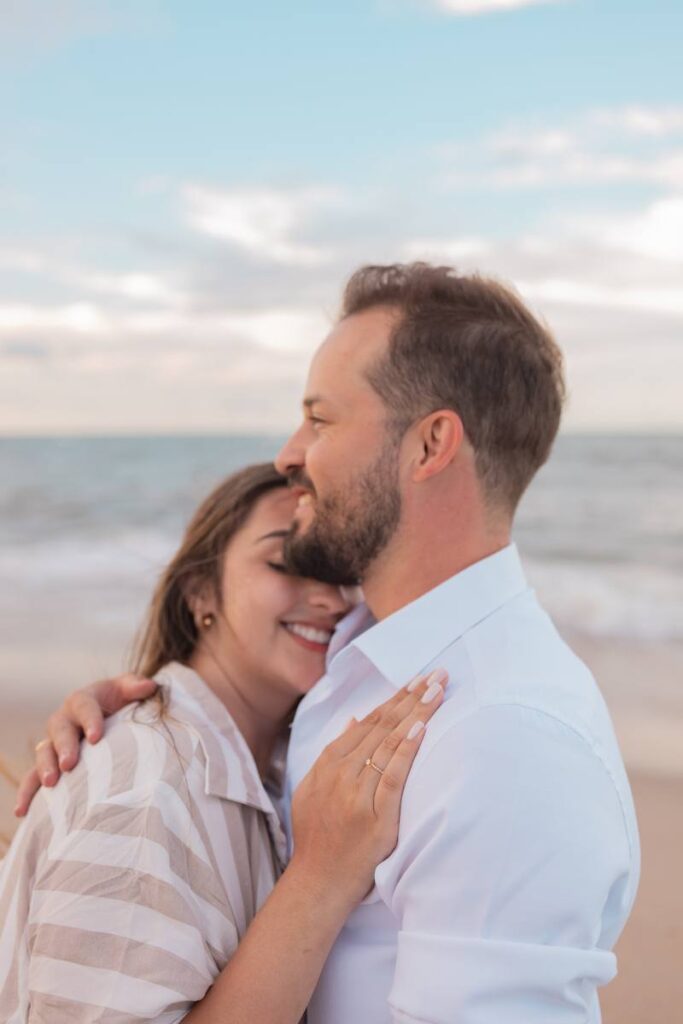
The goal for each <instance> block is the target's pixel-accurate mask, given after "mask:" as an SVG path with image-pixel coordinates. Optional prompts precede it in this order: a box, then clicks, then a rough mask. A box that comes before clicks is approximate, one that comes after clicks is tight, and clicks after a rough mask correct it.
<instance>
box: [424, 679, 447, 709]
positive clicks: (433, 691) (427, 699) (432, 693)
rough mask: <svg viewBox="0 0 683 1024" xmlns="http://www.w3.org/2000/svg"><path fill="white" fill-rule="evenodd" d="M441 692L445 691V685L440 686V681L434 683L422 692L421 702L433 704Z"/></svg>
mask: <svg viewBox="0 0 683 1024" xmlns="http://www.w3.org/2000/svg"><path fill="white" fill-rule="evenodd" d="M440 693H443V687H442V686H439V684H438V683H432V685H431V686H430V687H429V688H428V689H427V690H426V691H425V692H424V693H423V694H422V697H421V698H420V703H421V704H431V703H432V701H433V700H435V699H436V698H437V697H438V696H439V694H440Z"/></svg>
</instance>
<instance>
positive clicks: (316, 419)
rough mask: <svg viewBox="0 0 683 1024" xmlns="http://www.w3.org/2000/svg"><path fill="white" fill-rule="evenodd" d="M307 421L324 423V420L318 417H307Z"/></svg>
mask: <svg viewBox="0 0 683 1024" xmlns="http://www.w3.org/2000/svg"><path fill="white" fill-rule="evenodd" d="M308 421H309V423H324V422H325V420H321V419H320V417H319V416H309V417H308Z"/></svg>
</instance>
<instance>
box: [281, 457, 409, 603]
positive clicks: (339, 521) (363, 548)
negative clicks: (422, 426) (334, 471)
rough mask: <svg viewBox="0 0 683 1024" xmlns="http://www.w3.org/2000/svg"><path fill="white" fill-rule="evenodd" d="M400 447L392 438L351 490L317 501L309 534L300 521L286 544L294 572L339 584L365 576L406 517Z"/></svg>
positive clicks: (352, 583) (290, 567)
mask: <svg viewBox="0 0 683 1024" xmlns="http://www.w3.org/2000/svg"><path fill="white" fill-rule="evenodd" d="M398 449H399V445H398V443H397V442H395V441H387V443H386V445H385V447H384V448H383V450H382V452H381V453H380V455H379V458H377V459H376V460H375V462H374V463H373V464H372V465H371V466H369V467H368V468H367V469H365V470H364V471H363V472H362V473H361V474H360V475H359V476H357V477H355V478H353V479H352V480H351V482H350V483H349V487H348V490H346V491H345V492H343V493H342V492H336V493H335V494H331V495H329V496H328V497H326V498H321V499H320V500H318V501H316V502H315V505H314V508H315V518H314V519H313V521H312V523H311V525H310V526H309V527H308V529H307V530H306V532H305V533H302V534H299V532H298V524H297V523H294V525H293V526H292V530H291V532H290V534H289V535H288V536H287V537H286V538H285V545H284V557H285V561H286V563H287V566H288V568H289V570H290V571H291V572H293V573H296V574H297V575H298V576H309V577H311V578H313V579H316V580H320V581H321V582H323V583H333V584H336V585H337V586H353V585H355V584H357V583H360V582H361V581H362V579H363V576H364V575H365V572H366V570H367V568H368V566H369V565H370V564H371V563H372V562H373V561H374V560H375V559H376V558H377V556H378V555H379V554H380V552H381V551H383V550H384V548H385V547H386V546H387V544H388V543H389V541H390V540H391V538H392V536H393V535H394V533H395V532H396V528H397V526H398V523H399V520H400V518H401V494H400V491H399V487H398ZM300 479H301V476H300ZM294 482H298V480H294V479H292V483H294ZM301 482H302V483H303V480H302V481H301Z"/></svg>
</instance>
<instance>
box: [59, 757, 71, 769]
mask: <svg viewBox="0 0 683 1024" xmlns="http://www.w3.org/2000/svg"><path fill="white" fill-rule="evenodd" d="M68 763H69V755H68V754H62V755H61V756H60V758H59V767H60V768H61V769H62V771H64V769H65V768H66V766H67V764H68Z"/></svg>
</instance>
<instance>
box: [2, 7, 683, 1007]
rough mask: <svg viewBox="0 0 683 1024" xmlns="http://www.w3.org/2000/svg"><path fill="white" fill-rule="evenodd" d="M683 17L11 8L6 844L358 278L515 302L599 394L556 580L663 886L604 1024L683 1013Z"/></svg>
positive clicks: (298, 384) (562, 520)
mask: <svg viewBox="0 0 683 1024" xmlns="http://www.w3.org/2000/svg"><path fill="white" fill-rule="evenodd" d="M681 38H683V7H682V6H681V5H680V4H679V3H677V2H675V0H650V2H648V3H645V2H644V0H620V2H618V3H617V2H616V0H603V2H601V3H598V2H597V0H558V2H544V0H364V2H360V0H346V2H345V3H344V4H336V3H334V4H333V3H329V4H321V3H319V2H318V3H315V2H312V0H301V2H296V3H292V4H283V3H281V2H276V0H264V2H258V0H254V2H252V3H251V4H250V5H249V6H248V7H247V6H246V5H242V4H237V3H232V2H218V0H215V2H212V0H197V2H195V3H193V4H192V5H189V4H184V3H180V2H178V0H165V2H161V0H137V2H133V0H117V2H114V0H51V2H48V0H23V2H22V3H21V4H16V3H14V2H13V0H0V139H1V142H0V581H1V584H0V642H1V643H2V652H3V657H2V664H1V667H0V756H1V757H2V762H1V764H0V771H1V772H2V773H3V776H2V777H1V778H0V833H2V836H3V837H4V839H5V841H7V840H8V839H9V837H10V835H11V833H12V831H13V828H14V824H15V823H14V820H13V818H12V816H11V806H12V797H13V783H12V778H13V776H16V774H17V772H18V771H20V770H21V768H22V767H23V766H24V765H25V763H26V762H27V759H28V758H29V756H30V752H31V749H32V744H33V743H34V742H35V740H36V739H38V738H39V737H40V735H41V733H42V730H43V725H42V723H43V722H44V719H45V717H46V715H47V714H48V713H49V711H50V710H51V709H52V708H53V707H54V705H55V704H56V703H57V702H58V701H59V700H60V699H61V697H62V695H63V694H64V693H66V692H67V691H68V690H69V689H71V688H73V687H74V686H76V685H81V684H83V683H85V682H88V681H91V680H93V679H95V678H99V677H101V676H103V675H106V674H109V673H114V672H116V671H118V670H119V668H120V667H121V666H122V665H123V664H125V658H126V654H127V651H128V649H129V645H130V640H131V637H132V635H133V632H134V630H135V627H136V625H137V623H138V622H139V619H140V615H141V613H142V610H143V608H144V606H145V602H146V600H147V598H148V596H149V592H150V589H151V587H152V585H153V583H154V580H155V577H156V575H157V573H158V572H159V569H160V568H161V566H162V565H163V564H164V561H165V559H166V558H167V557H168V556H169V554H170V553H171V552H172V551H173V549H174V546H175V544H176V543H177V541H178V539H179V535H180V532H181V530H182V527H183V524H184V522H185V521H186V519H187V517H188V515H189V513H190V512H191V511H192V509H193V508H194V506H195V505H196V504H197V502H198V501H199V500H200V499H201V498H202V497H203V496H204V495H205V494H206V493H207V491H208V490H209V488H210V487H211V486H212V485H213V484H214V483H215V482H217V481H218V480H219V479H220V478H221V477H222V476H223V475H225V474H226V473H227V472H229V471H230V470H232V469H234V468H236V467H238V466H240V465H242V464H244V463H245V462H248V461H253V460H255V459H259V460H261V459H266V458H271V457H272V456H273V455H274V454H275V452H276V451H277V448H278V446H279V443H280V442H281V440H282V439H283V438H284V437H285V436H286V434H287V432H288V430H289V429H290V428H291V427H292V426H293V425H294V424H295V423H296V421H297V416H298V403H299V400H300V397H301V392H302V388H303V382H304V377H305V371H306V366H307V363H308V360H309V358H310V355H311V353H312V352H313V351H314V349H315V347H316V345H317V344H318V343H319V341H320V340H321V339H322V337H323V336H324V334H325V333H326V331H327V330H328V329H329V326H330V324H331V322H332V321H333V319H334V316H335V312H336V309H337V306H338V302H339V297H340V292H341V287H342V285H343V282H344V280H345V278H346V277H347V275H348V274H349V273H350V272H351V271H352V270H353V269H354V268H355V267H357V266H358V265H359V264H361V263H366V262H376V261H378V262H392V261H396V260H410V259H415V258H421V259H430V260H436V261H440V262H445V263H448V264H454V265H456V266H457V267H459V268H461V269H462V270H464V271H472V270H481V271H482V272H484V273H487V274H491V275H495V276H498V277H501V278H503V279H505V280H507V281H511V282H513V283H514V284H515V286H516V287H517V288H518V290H519V291H520V292H521V294H522V295H523V297H524V298H525V299H526V300H527V302H528V303H529V304H530V305H531V306H532V307H533V308H534V309H535V310H536V312H538V313H539V314H540V315H542V316H543V317H544V318H545V319H546V320H547V321H548V322H549V324H550V325H551V327H552V328H553V330H554V332H555V334H556V336H557V338H558V340H559V342H560V344H561V345H562V347H563V349H564V351H565V353H566V359H567V373H568V379H569V390H570V400H569V405H568V408H567V413H566V418H565V422H564V428H563V432H562V435H561V437H560V439H559V441H558V443H557V446H556V450H555V453H554V455H553V457H552V459H551V461H550V463H549V464H548V466H547V467H546V468H545V469H544V470H543V471H542V472H541V473H540V474H539V477H538V479H537V481H536V482H535V483H534V484H533V486H532V488H531V490H530V492H529V494H528V496H527V498H526V499H525V502H524V504H523V506H522V509H521V512H520V517H519V526H518V530H517V541H518V543H519V545H520V548H521V550H522V553H523V555H524V556H525V559H526V563H527V566H528V572H529V576H530V578H531V580H532V582H533V583H534V585H535V586H536V587H537V589H538V591H539V593H540V596H541V598H542V600H543V601H544V603H545V604H546V606H547V607H548V608H549V610H550V611H551V613H552V614H553V616H554V617H555V620H556V621H557V623H558V625H559V627H560V629H561V630H562V631H563V633H564V634H565V635H566V636H567V638H568V639H569V640H570V642H572V643H573V645H574V646H575V648H576V649H577V650H578V651H579V653H580V654H581V655H582V656H583V657H584V658H585V659H586V661H587V662H588V663H589V665H590V666H591V668H592V669H593V671H594V672H595V674H596V676H597V678H598V681H599V683H600V685H601V687H602V689H603V692H604V694H605V697H606V699H607V701H608V703H609V705H610V708H611V711H612V714H613V717H614V720H615V724H616V727H617V731H618V733H619V737H620V740H621V743H622V748H623V750H624V754H625V758H626V761H627V765H628V767H629V770H630V775H631V779H632V783H633V787H634V792H635V796H636V801H637V804H638V810H639V816H640V823H641V829H642V838H643V857H644V863H643V881H642V885H641V892H640V896H639V900H638V903H637V905H636V909H635V912H634V915H633V917H632V919H631V922H630V923H629V926H628V927H627V930H626V932H625V933H624V936H623V938H622V940H621V943H620V947H619V953H620V975H619V977H618V979H617V980H616V981H615V982H614V983H613V984H612V985H611V986H609V987H608V988H607V989H606V990H605V992H604V995H603V1007H604V1019H605V1021H606V1024H653V1022H662V1024H670V1022H672V1021H673V1020H674V1019H675V1017H676V1014H677V1013H678V1012H680V1010H679V1009H677V1007H678V1008H679V1007H680V1005H681V1000H683V975H681V972H680V970H679V966H678V959H679V957H678V956H677V954H676V950H677V949H678V951H680V948H681V943H682V942H683V925H682V920H683V887H681V885H680V881H679V872H680V863H681V862H682V860H683V813H682V811H681V808H682V807H683V514H682V513H683V384H682V383H681V382H682V381H683V338H682V336H681V331H682V327H683V286H682V285H683V73H682V72H681V63H680V40H681Z"/></svg>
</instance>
